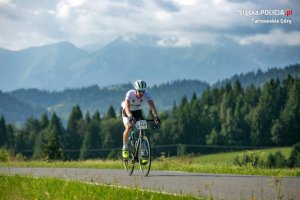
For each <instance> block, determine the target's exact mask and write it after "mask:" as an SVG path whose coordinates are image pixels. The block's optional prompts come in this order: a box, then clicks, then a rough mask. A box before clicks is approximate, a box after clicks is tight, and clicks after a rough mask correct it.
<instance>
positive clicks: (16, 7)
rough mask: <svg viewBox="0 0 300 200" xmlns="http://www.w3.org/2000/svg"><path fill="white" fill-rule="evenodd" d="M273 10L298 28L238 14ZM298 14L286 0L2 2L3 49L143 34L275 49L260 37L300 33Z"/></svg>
mask: <svg viewBox="0 0 300 200" xmlns="http://www.w3.org/2000/svg"><path fill="white" fill-rule="evenodd" d="M272 8H276V9H293V10H295V12H294V15H293V16H292V18H293V24H291V25H285V26H280V25H274V26H270V25H255V24H254V23H252V22H251V17H249V16H248V17H245V16H240V15H239V12H238V11H239V9H249V10H254V9H272ZM298 10H299V8H298V6H297V3H295V2H293V1H283V0H274V1H272V5H269V4H267V3H266V2H265V1H258V0H255V1H246V0H245V1H244V0H212V1H206V0H154V1H148V0H139V1H132V0H101V1H97V0H51V1H48V0H27V1H22V0H14V1H10V0H0V17H1V18H0V27H2V28H1V29H0V31H1V32H0V33H1V34H0V35H1V38H0V46H1V47H5V48H9V49H21V48H25V47H29V46H35V45H36V44H45V43H49V42H53V41H57V42H58V41H62V40H68V41H70V42H72V43H74V44H75V45H77V46H83V45H86V44H91V43H100V44H101V43H108V42H109V41H111V40H113V39H115V38H117V37H119V36H121V37H122V36H126V35H138V34H145V35H153V36H156V37H158V38H160V40H159V42H158V43H157V45H161V46H168V45H170V46H188V45H192V44H195V43H217V42H219V40H220V38H222V37H228V38H232V39H234V40H235V41H238V42H239V43H241V44H242V43H247V42H248V43H251V42H261V43H264V44H271V43H275V42H269V43H267V42H264V41H263V40H259V39H257V38H259V37H262V36H263V35H269V36H270V37H278V38H279V37H285V36H286V34H291V33H294V32H295V33H297V32H298V31H299V26H298V24H299V23H300V19H299V13H300V12H297V11H298ZM3 27H5V28H3ZM272 30H282V32H281V33H279V32H278V31H277V32H276V31H275V33H274V31H273V32H272ZM24 37H25V38H24ZM254 38H256V39H254ZM281 40H283V39H281ZM243 41H244V42H243ZM292 43H293V42H287V45H292ZM294 44H295V42H294ZM296 44H297V42H296Z"/></svg>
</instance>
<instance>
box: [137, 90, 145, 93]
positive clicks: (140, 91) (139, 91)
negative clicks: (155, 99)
mask: <svg viewBox="0 0 300 200" xmlns="http://www.w3.org/2000/svg"><path fill="white" fill-rule="evenodd" d="M137 92H138V93H140V94H144V93H145V91H144V90H138V91H137Z"/></svg>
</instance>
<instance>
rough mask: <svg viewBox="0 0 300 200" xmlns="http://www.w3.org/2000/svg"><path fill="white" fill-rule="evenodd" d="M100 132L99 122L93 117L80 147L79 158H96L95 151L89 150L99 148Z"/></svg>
mask: <svg viewBox="0 0 300 200" xmlns="http://www.w3.org/2000/svg"><path fill="white" fill-rule="evenodd" d="M100 133H101V128H100V122H99V121H97V120H96V119H93V120H92V121H91V122H90V124H89V125H88V131H87V133H86V134H85V137H84V140H83V143H82V146H81V149H80V156H79V157H80V159H88V158H96V156H97V152H95V151H90V150H93V149H99V148H101V139H100Z"/></svg>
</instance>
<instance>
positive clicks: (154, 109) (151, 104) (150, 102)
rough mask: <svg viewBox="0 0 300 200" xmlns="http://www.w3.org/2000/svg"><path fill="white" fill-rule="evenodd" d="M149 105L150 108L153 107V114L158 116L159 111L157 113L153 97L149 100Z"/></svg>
mask: <svg viewBox="0 0 300 200" xmlns="http://www.w3.org/2000/svg"><path fill="white" fill-rule="evenodd" d="M148 105H149V107H150V109H151V111H152V114H153V115H154V116H157V115H158V113H157V110H156V107H155V105H154V102H153V100H152V99H150V100H148Z"/></svg>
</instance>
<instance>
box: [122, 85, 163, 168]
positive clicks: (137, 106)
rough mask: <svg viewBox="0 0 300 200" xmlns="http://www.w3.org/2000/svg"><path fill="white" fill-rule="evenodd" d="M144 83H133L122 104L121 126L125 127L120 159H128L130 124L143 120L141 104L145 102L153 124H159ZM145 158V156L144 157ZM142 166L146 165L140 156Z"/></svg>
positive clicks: (145, 161)
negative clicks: (151, 115)
mask: <svg viewBox="0 0 300 200" xmlns="http://www.w3.org/2000/svg"><path fill="white" fill-rule="evenodd" d="M146 87H147V85H146V82H145V81H143V80H137V81H135V82H134V90H129V91H128V92H127V93H126V96H125V100H124V101H123V102H122V108H123V109H122V117H123V124H124V127H125V130H124V133H123V148H122V157H123V159H127V158H128V157H129V153H128V147H127V140H128V137H129V134H130V130H131V125H132V123H134V122H136V121H137V120H141V119H144V117H143V115H142V103H143V102H145V101H147V103H148V105H149V107H150V109H151V111H152V114H153V115H154V123H155V124H156V125H158V124H159V123H160V119H159V118H158V113H157V110H156V107H155V105H154V102H153V100H152V97H151V96H150V94H149V93H148V92H147V91H146ZM144 156H147V155H144ZM141 160H142V164H146V163H147V160H146V159H143V155H142V158H141Z"/></svg>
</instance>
